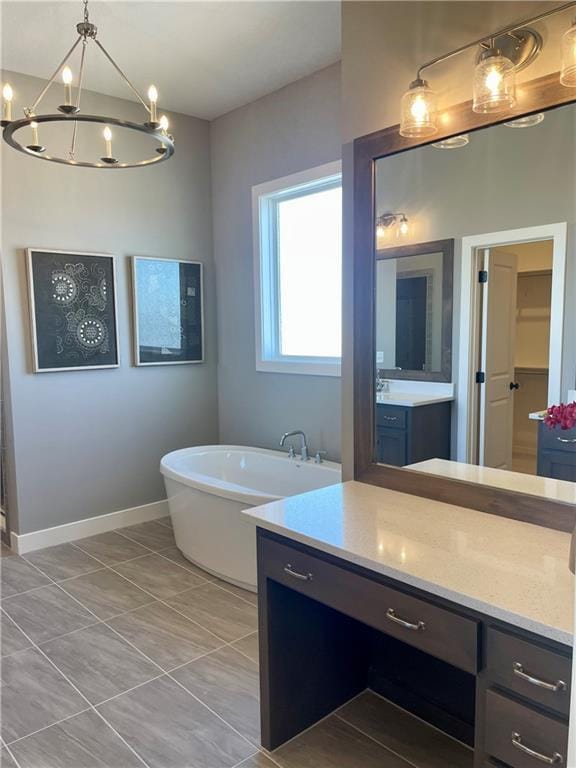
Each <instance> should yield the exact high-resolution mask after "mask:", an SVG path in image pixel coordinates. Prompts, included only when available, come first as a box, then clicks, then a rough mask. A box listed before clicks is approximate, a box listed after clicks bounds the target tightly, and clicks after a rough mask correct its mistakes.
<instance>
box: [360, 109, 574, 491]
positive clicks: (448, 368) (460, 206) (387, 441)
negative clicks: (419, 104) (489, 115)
mask: <svg viewBox="0 0 576 768" xmlns="http://www.w3.org/2000/svg"><path fill="white" fill-rule="evenodd" d="M458 145H459V146H458V148H445V146H446V145H444V146H442V145H440V146H435V145H427V146H421V147H418V148H415V149H412V150H410V151H407V152H402V153H400V154H396V155H391V156H387V157H383V158H381V159H379V160H377V161H376V162H375V165H374V168H375V198H374V207H375V210H374V211H373V215H374V228H373V232H374V244H373V245H374V248H373V254H374V263H373V269H374V277H373V285H374V290H375V311H374V313H373V317H374V324H375V327H374V347H375V349H374V360H373V366H374V368H373V370H374V374H375V379H376V381H375V384H374V392H375V400H376V402H375V405H374V409H373V413H374V427H373V430H372V433H373V435H374V444H373V461H374V462H377V463H380V464H386V465H392V466H396V467H407V468H409V469H411V470H414V471H417V472H420V473H424V474H427V475H434V476H441V477H443V478H452V479H459V480H466V481H469V482H472V483H478V484H483V485H490V486H493V487H496V488H504V489H509V490H514V491H517V492H521V493H527V494H534V495H543V496H546V497H547V498H551V499H555V500H559V501H564V502H572V503H573V502H576V406H575V407H574V410H573V412H572V415H571V413H570V410H569V409H564V410H563V412H562V411H561V412H559V413H558V418H557V419H556V420H554V418H552V419H550V418H548V419H545V416H546V411H547V409H548V408H549V407H550V406H558V405H560V404H564V405H566V404H569V403H572V402H574V401H576V183H575V179H576V106H574V105H567V106H563V107H558V108H556V109H553V110H550V111H547V112H545V113H541V114H537V115H533V116H531V118H530V119H529V120H524V121H520V122H511V123H510V124H502V125H496V126H491V127H488V128H485V129H482V130H478V131H476V132H473V133H470V134H469V135H468V136H465V137H462V139H461V141H460V142H458ZM396 212H401V213H396ZM452 254H453V259H452ZM452 284H453V290H452ZM573 421H574V423H573ZM563 427H564V428H563Z"/></svg>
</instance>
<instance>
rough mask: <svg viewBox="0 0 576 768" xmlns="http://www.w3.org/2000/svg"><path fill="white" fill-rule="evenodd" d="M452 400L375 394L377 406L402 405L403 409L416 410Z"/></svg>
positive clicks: (402, 393) (450, 398) (387, 393)
mask: <svg viewBox="0 0 576 768" xmlns="http://www.w3.org/2000/svg"><path fill="white" fill-rule="evenodd" d="M452 400H454V397H453V396H452V395H433V394H425V393H421V392H420V393H414V394H412V393H410V392H378V393H377V394H376V404H377V405H403V406H404V407H405V408H416V406H418V405H432V404H433V403H449V402H451V401H452Z"/></svg>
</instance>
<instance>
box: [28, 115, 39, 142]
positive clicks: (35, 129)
mask: <svg viewBox="0 0 576 768" xmlns="http://www.w3.org/2000/svg"><path fill="white" fill-rule="evenodd" d="M30 128H31V129H32V146H33V147H39V146H40V142H39V141H38V123H35V122H34V121H32V122H31V123H30Z"/></svg>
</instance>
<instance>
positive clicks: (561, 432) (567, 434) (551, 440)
mask: <svg viewBox="0 0 576 768" xmlns="http://www.w3.org/2000/svg"><path fill="white" fill-rule="evenodd" d="M540 447H542V448H543V449H544V450H547V451H570V452H571V453H575V454H576V428H574V429H558V428H555V429H548V427H547V426H546V425H545V424H540Z"/></svg>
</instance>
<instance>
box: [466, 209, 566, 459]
mask: <svg viewBox="0 0 576 768" xmlns="http://www.w3.org/2000/svg"><path fill="white" fill-rule="evenodd" d="M567 232H568V224H567V222H559V223H556V224H542V225H539V226H535V227H523V228H521V229H509V230H503V231H500V232H486V233H484V234H481V235H471V236H468V237H463V238H462V261H461V264H462V271H461V278H460V339H459V345H458V384H457V401H456V402H457V409H456V419H457V427H456V460H457V461H461V462H466V463H470V462H471V461H472V459H473V457H474V455H475V451H476V446H477V444H478V439H477V419H476V411H477V391H476V387H477V384H476V382H475V379H474V375H473V373H474V371H475V370H476V366H477V361H478V355H479V344H480V339H479V333H478V324H479V320H480V316H481V315H480V313H481V302H480V299H481V295H482V294H481V291H480V283H479V282H478V279H477V275H476V266H477V263H478V262H477V253H478V252H479V251H480V250H481V249H483V248H484V249H486V248H493V247H496V246H506V245H515V244H517V243H530V242H535V241H538V240H552V241H553V246H552V294H551V299H550V301H551V307H550V313H551V314H550V355H549V371H550V372H549V377H548V403H547V404H548V405H552V404H553V403H559V402H560V400H561V396H562V344H563V336H564V304H565V278H566V245H567Z"/></svg>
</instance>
